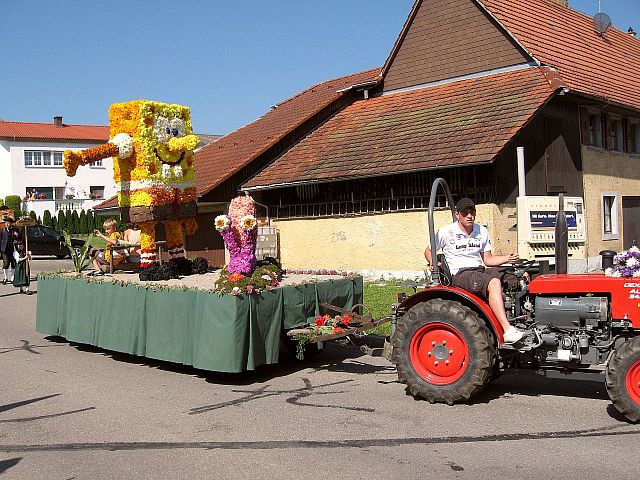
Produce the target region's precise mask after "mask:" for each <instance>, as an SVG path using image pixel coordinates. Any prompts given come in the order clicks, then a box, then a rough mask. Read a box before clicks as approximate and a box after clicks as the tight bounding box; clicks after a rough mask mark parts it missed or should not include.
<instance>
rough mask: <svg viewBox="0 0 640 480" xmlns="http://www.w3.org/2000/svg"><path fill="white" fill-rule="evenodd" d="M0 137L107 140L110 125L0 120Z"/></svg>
mask: <svg viewBox="0 0 640 480" xmlns="http://www.w3.org/2000/svg"><path fill="white" fill-rule="evenodd" d="M0 138H10V139H14V138H15V139H25V138H28V139H32V140H61V141H64V140H67V141H69V140H71V141H81V140H90V141H99V142H106V141H107V140H109V127H108V126H102V125H66V124H65V125H63V126H62V127H56V126H55V125H54V124H53V123H30V122H6V121H0Z"/></svg>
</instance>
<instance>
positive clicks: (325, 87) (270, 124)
mask: <svg viewBox="0 0 640 480" xmlns="http://www.w3.org/2000/svg"><path fill="white" fill-rule="evenodd" d="M379 73H380V68H377V69H373V70H367V71H364V72H360V73H356V74H353V75H348V76H346V77H341V78H337V79H334V80H329V81H327V82H323V83H319V84H317V85H314V86H313V87H311V88H309V89H307V90H305V91H303V92H301V93H299V94H297V95H296V96H294V97H291V98H290V99H288V100H285V101H284V102H282V103H281V104H279V105H278V106H277V107H276V108H274V109H272V110H271V111H269V112H268V113H266V114H265V115H263V116H262V117H260V118H259V119H257V120H256V121H254V122H252V123H250V124H248V125H245V126H244V127H242V128H240V129H238V130H236V131H234V132H231V133H229V134H228V135H226V136H224V137H222V138H220V139H219V140H217V141H216V142H214V143H211V144H210V145H207V146H206V147H204V148H203V149H202V150H200V151H198V152H197V153H196V156H195V162H196V188H197V189H198V194H199V195H203V194H204V193H206V192H208V191H210V190H211V189H213V188H215V187H216V186H218V185H219V184H221V183H222V182H223V181H224V180H226V179H227V178H229V177H231V176H232V175H233V174H234V173H236V172H237V171H238V170H240V169H241V168H243V167H245V166H246V165H248V164H249V163H250V162H251V161H252V160H254V159H255V158H256V157H258V156H259V155H260V154H262V153H264V152H265V151H266V150H268V149H269V148H270V147H272V146H273V145H274V144H275V143H276V142H278V141H279V140H280V139H281V138H282V137H284V136H285V135H287V134H288V133H289V132H291V131H293V130H294V129H295V128H296V127H298V126H299V125H301V124H302V123H304V122H305V121H306V120H308V119H309V118H311V117H312V116H313V115H315V114H316V113H318V112H319V111H320V110H322V109H323V108H324V107H326V106H328V105H329V104H331V103H332V102H333V101H335V100H337V99H338V98H339V97H340V96H341V95H342V93H340V92H339V90H342V89H345V88H348V87H350V86H352V85H358V84H361V83H366V82H370V81H374V80H376V79H377V77H378V74H379Z"/></svg>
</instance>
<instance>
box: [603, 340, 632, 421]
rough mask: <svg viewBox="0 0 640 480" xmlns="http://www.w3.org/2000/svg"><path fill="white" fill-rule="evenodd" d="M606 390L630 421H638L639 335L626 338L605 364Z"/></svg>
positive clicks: (614, 403)
mask: <svg viewBox="0 0 640 480" xmlns="http://www.w3.org/2000/svg"><path fill="white" fill-rule="evenodd" d="M606 381H607V392H608V393H609V398H610V399H611V401H612V402H613V405H614V406H615V407H616V408H617V409H618V411H619V412H620V413H622V414H623V415H624V416H625V417H627V418H628V419H629V420H630V421H632V422H634V423H637V422H640V337H635V338H632V339H630V340H627V341H626V342H624V343H623V344H622V346H621V347H620V349H619V350H618V351H617V352H616V353H615V355H614V356H613V358H612V359H611V360H610V361H609V364H608V365H607V372H606Z"/></svg>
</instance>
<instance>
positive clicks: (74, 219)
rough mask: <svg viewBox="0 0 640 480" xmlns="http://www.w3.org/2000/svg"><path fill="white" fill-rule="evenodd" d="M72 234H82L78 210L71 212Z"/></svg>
mask: <svg viewBox="0 0 640 480" xmlns="http://www.w3.org/2000/svg"><path fill="white" fill-rule="evenodd" d="M71 233H80V217H79V216H78V212H77V211H76V210H74V211H73V212H71Z"/></svg>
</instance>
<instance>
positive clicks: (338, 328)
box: [333, 327, 344, 333]
mask: <svg viewBox="0 0 640 480" xmlns="http://www.w3.org/2000/svg"><path fill="white" fill-rule="evenodd" d="M341 332H344V328H342V327H336V328H334V329H333V333H341Z"/></svg>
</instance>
